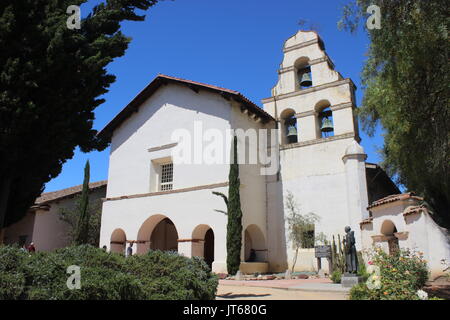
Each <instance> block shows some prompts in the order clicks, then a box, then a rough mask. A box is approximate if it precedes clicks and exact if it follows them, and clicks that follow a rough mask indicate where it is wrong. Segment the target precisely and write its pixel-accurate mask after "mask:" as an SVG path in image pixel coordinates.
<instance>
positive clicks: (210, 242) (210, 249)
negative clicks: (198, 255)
mask: <svg viewBox="0 0 450 320" xmlns="http://www.w3.org/2000/svg"><path fill="white" fill-rule="evenodd" d="M204 257H205V262H206V264H207V265H208V266H209V267H210V268H211V267H212V263H213V261H214V232H213V231H212V229H208V231H206V234H205V248H204Z"/></svg>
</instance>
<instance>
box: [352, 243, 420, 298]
mask: <svg viewBox="0 0 450 320" xmlns="http://www.w3.org/2000/svg"><path fill="white" fill-rule="evenodd" d="M369 264H373V265H374V266H377V267H379V270H380V274H379V276H377V275H372V278H371V279H373V280H376V281H378V283H377V286H375V287H374V288H372V289H369V288H368V287H367V285H366V283H363V284H360V285H358V286H355V287H353V288H352V290H351V291H350V299H352V300H418V299H419V296H418V295H417V291H418V290H419V289H421V288H423V286H424V285H425V283H426V281H427V279H428V270H427V265H426V261H425V260H423V258H422V255H421V254H415V253H413V252H411V251H409V250H400V251H398V252H397V253H395V254H393V255H388V254H386V253H385V252H384V251H382V250H381V249H379V248H377V249H376V250H375V252H374V253H373V254H372V259H371V261H369Z"/></svg>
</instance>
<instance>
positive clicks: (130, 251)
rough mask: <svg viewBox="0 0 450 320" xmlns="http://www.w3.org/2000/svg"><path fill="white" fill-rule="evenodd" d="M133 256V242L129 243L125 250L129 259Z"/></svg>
mask: <svg viewBox="0 0 450 320" xmlns="http://www.w3.org/2000/svg"><path fill="white" fill-rule="evenodd" d="M132 255H133V242H130V245H129V246H128V248H127V257H131V256H132Z"/></svg>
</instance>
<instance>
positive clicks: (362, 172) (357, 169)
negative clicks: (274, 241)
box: [342, 140, 369, 250]
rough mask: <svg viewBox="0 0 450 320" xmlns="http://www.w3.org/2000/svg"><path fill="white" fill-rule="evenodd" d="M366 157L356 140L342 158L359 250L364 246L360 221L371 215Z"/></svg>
mask: <svg viewBox="0 0 450 320" xmlns="http://www.w3.org/2000/svg"><path fill="white" fill-rule="evenodd" d="M366 158H367V155H366V154H365V153H364V149H363V148H362V147H361V146H360V145H359V144H358V142H356V141H355V140H353V142H352V143H351V144H350V145H349V146H348V147H347V149H346V151H345V155H344V157H343V158H342V160H343V161H344V164H345V178H346V186H347V210H348V220H349V226H350V228H352V230H353V231H354V232H355V239H356V247H357V249H358V250H360V249H361V248H362V237H361V230H360V225H359V223H360V222H361V221H362V220H363V219H366V218H368V217H369V212H368V211H367V206H368V195H367V181H366V164H365V160H366Z"/></svg>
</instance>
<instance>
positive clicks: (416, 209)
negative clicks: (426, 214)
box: [403, 205, 427, 216]
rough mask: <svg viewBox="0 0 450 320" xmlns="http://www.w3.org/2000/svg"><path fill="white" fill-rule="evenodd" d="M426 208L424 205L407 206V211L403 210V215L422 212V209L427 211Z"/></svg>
mask: <svg viewBox="0 0 450 320" xmlns="http://www.w3.org/2000/svg"><path fill="white" fill-rule="evenodd" d="M426 210H427V207H426V206H424V205H420V206H410V207H408V208H406V209H405V211H403V216H409V215H411V214H415V213H421V212H422V211H426Z"/></svg>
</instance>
